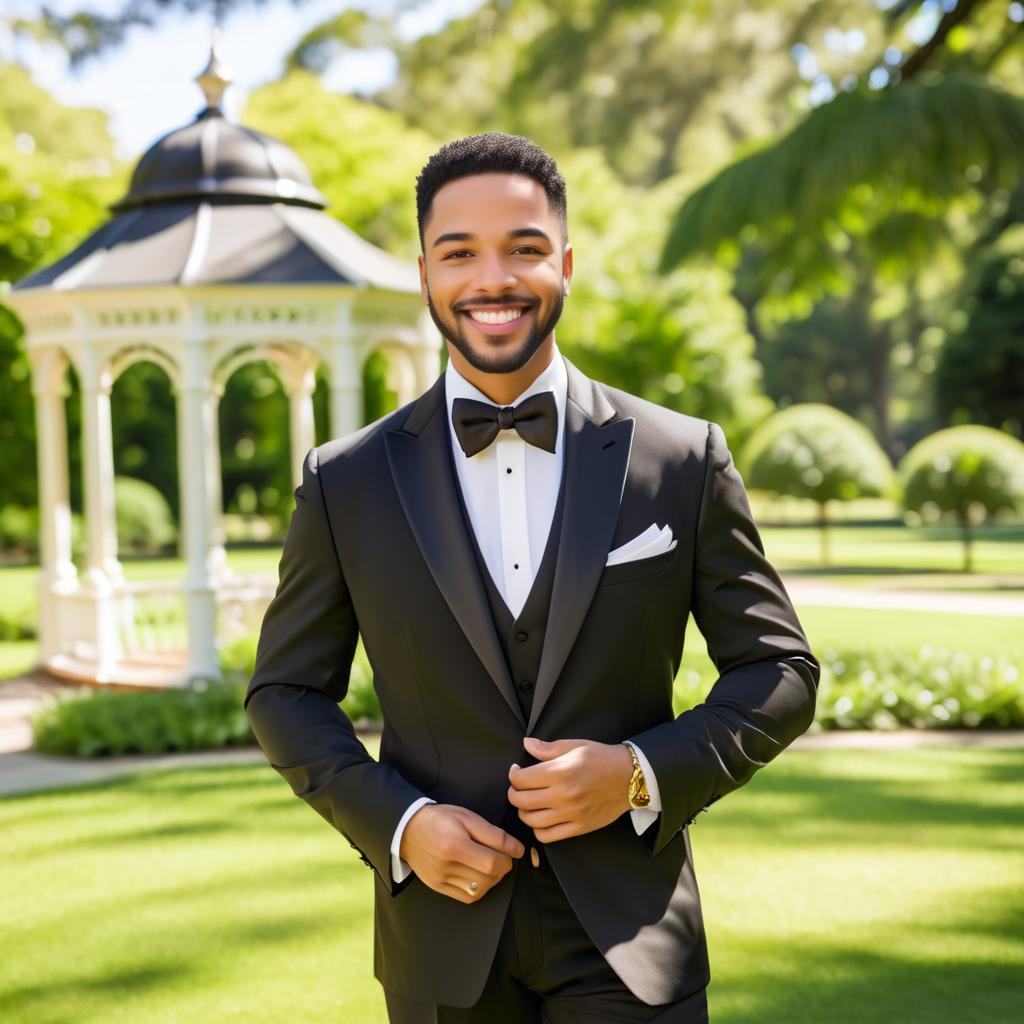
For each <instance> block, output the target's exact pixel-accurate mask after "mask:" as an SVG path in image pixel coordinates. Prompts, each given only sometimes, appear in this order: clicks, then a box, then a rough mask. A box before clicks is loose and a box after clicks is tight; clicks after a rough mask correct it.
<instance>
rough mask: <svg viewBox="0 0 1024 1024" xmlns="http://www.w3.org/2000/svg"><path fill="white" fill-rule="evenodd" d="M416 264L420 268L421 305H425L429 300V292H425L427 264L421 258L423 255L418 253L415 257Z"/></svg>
mask: <svg viewBox="0 0 1024 1024" xmlns="http://www.w3.org/2000/svg"><path fill="white" fill-rule="evenodd" d="M416 262H417V263H418V264H419V268H420V298H421V299H422V300H423V305H424V306H425V305H426V304H427V300H428V299H429V298H430V292H429V291H428V290H427V262H426V260H424V258H423V253H420V254H419V256H417V257H416Z"/></svg>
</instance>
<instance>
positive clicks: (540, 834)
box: [533, 821, 581, 843]
mask: <svg viewBox="0 0 1024 1024" xmlns="http://www.w3.org/2000/svg"><path fill="white" fill-rule="evenodd" d="M533 834H534V835H535V836H536V837H537V839H538V840H540V842H542V843H554V842H557V841H558V840H559V839H568V838H569V837H570V836H578V835H580V834H581V832H580V829H579V827H578V826H577V825H576V823H575V822H572V821H566V822H562V823H561V824H558V825H554V826H551V827H549V828H537V829H534V830H533Z"/></svg>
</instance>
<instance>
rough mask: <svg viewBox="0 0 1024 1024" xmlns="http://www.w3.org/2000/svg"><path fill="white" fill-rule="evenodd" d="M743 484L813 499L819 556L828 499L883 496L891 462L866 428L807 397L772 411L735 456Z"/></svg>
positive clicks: (824, 553)
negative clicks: (799, 401) (799, 402)
mask: <svg viewBox="0 0 1024 1024" xmlns="http://www.w3.org/2000/svg"><path fill="white" fill-rule="evenodd" d="M737 461H738V464H739V466H740V468H741V471H742V473H743V477H744V482H745V483H746V485H747V486H748V487H752V488H756V489H758V490H762V491H771V492H772V493H774V494H780V495H787V496H789V497H793V498H809V499H811V500H812V501H814V502H817V505H818V510H819V515H818V523H819V526H820V529H821V534H820V535H821V561H822V563H823V564H827V563H828V562H829V560H830V551H829V533H828V525H829V514H828V507H829V503H830V502H833V501H852V500H853V499H854V498H874V497H884V496H886V495H887V494H888V493H889V492H890V491H891V490H892V486H893V472H892V466H891V465H890V464H889V459H888V458H887V457H886V455H885V452H883V451H882V449H881V448H880V447H879V445H878V442H877V441H876V440H875V438H874V436H873V435H872V433H871V431H870V430H868V429H867V427H865V426H864V425H863V424H861V423H858V422H857V421H856V420H855V419H853V418H852V417H850V416H847V415H846V413H844V412H840V411H839V410H838V409H833V408H832V406H830V405H821V404H818V403H816V402H807V403H802V404H800V405H792V406H790V407H789V408H788V409H783V410H782V411H781V412H777V413H775V415H774V416H770V417H769V418H768V419H767V420H765V421H764V423H762V424H761V425H760V426H759V427H758V428H757V429H756V430H755V431H754V432H753V434H751V436H750V439H749V440H748V441H747V443H746V444H745V445H744V447H743V449H742V451H741V453H740V457H739V459H738V460H737Z"/></svg>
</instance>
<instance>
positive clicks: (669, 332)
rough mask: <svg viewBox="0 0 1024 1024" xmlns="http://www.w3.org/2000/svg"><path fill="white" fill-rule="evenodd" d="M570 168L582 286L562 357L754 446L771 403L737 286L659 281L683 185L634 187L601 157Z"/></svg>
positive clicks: (698, 275) (565, 326)
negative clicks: (665, 228)
mask: <svg viewBox="0 0 1024 1024" xmlns="http://www.w3.org/2000/svg"><path fill="white" fill-rule="evenodd" d="M561 169H562V172H563V174H564V176H565V178H566V182H567V187H568V193H569V241H570V243H571V244H572V246H573V260H574V275H573V280H572V285H571V293H570V296H569V298H567V299H566V302H565V311H564V313H563V317H562V320H561V322H560V323H559V325H558V328H557V330H556V334H557V337H558V344H559V347H560V348H561V349H562V350H563V351H564V352H565V353H566V355H568V356H569V358H570V359H572V360H573V361H574V362H575V363H576V364H577V365H578V366H579V367H580V369H582V370H583V371H584V372H585V373H588V374H590V375H591V376H594V377H596V378H597V379H599V380H604V381H607V382H608V383H609V384H612V385H614V386H615V387H619V388H623V389H625V390H626V391H629V392H632V393H633V394H637V395H640V396H641V397H643V398H646V399H648V400H649V401H652V402H657V403H659V404H661V405H664V406H666V407H668V408H670V409H676V410H678V411H679V412H685V413H689V414H690V415H692V416H701V417H704V418H705V419H711V420H714V421H715V422H718V423H720V424H721V425H722V427H723V429H725V431H726V432H727V435H728V436H729V437H730V438H731V439H742V437H743V436H745V434H746V432H747V431H749V429H750V428H751V427H752V426H753V425H754V424H755V423H756V422H757V421H758V420H760V419H762V418H763V417H764V416H765V415H767V413H768V412H769V411H770V409H771V403H770V402H768V401H767V400H766V399H765V398H764V396H763V395H762V394H761V389H760V367H759V366H758V364H757V362H756V361H755V359H754V351H753V350H754V345H753V340H752V338H751V337H750V335H749V333H748V332H747V329H746V325H745V323H744V319H743V310H742V309H741V308H740V306H739V305H738V304H737V303H736V302H735V301H734V300H733V298H732V297H731V295H730V294H729V285H730V282H729V278H728V275H727V274H725V273H724V272H722V271H720V270H715V269H713V268H702V269H700V270H696V271H693V270H687V271H685V272H679V273H677V274H672V275H669V276H667V277H658V276H657V275H656V274H655V273H654V261H655V259H656V256H657V251H658V245H659V240H660V237H661V230H662V227H661V225H663V224H664V222H665V218H666V216H667V214H668V211H669V209H670V208H671V207H672V206H673V204H674V203H675V202H676V201H677V197H678V192H679V188H680V184H679V182H678V181H670V182H666V183H665V184H664V185H663V186H662V187H660V188H658V189H638V188H632V187H629V186H627V185H624V184H623V183H622V182H621V181H619V180H618V179H617V177H616V176H615V174H614V172H613V171H612V170H611V168H610V167H609V166H608V165H607V163H606V162H605V161H604V159H603V158H602V156H601V154H600V153H598V152H597V151H596V150H587V151H579V152H576V153H574V154H572V155H571V156H570V157H568V158H567V159H566V160H564V161H563V162H562V164H561Z"/></svg>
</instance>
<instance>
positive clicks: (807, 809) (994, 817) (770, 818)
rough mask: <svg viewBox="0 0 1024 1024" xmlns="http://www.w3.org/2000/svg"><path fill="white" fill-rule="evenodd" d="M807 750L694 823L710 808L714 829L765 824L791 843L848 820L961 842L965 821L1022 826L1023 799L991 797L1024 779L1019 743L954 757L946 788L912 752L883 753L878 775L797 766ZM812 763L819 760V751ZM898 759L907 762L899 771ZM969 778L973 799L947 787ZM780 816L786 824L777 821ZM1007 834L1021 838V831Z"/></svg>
mask: <svg viewBox="0 0 1024 1024" xmlns="http://www.w3.org/2000/svg"><path fill="white" fill-rule="evenodd" d="M809 753H810V752H799V755H798V754H797V752H794V753H793V754H791V755H789V757H788V759H787V761H786V762H785V763H784V764H783V765H780V766H778V767H776V766H773V765H769V766H767V767H766V768H764V769H762V770H761V771H759V772H758V773H757V775H755V776H754V778H753V779H751V781H750V782H749V783H748V784H747V785H746V786H744V787H743V788H742V789H741V790H739V791H737V792H736V793H735V794H730V796H734V797H736V798H737V800H742V801H743V803H742V807H737V806H735V804H732V805H731V806H730V807H729V811H728V813H722V812H723V811H725V808H726V802H725V801H723V802H722V804H721V805H719V806H718V807H712V808H711V809H710V810H709V811H708V812H707V814H706V815H700V816H699V817H698V819H697V824H696V826H695V828H699V826H700V824H701V821H702V820H705V821H708V820H711V817H712V816H714V821H715V829H716V831H717V830H726V831H729V830H736V831H742V832H744V833H748V832H749V831H750V829H751V828H763V829H765V830H766V834H771V835H772V842H773V844H777V845H783V844H786V843H791V844H792V845H793V846H803V845H805V844H806V843H807V842H808V840H809V839H810V838H813V837H814V836H815V835H819V836H820V838H821V839H822V840H825V841H828V840H830V839H834V838H835V836H836V835H837V834H838V833H840V832H845V827H846V826H856V827H857V828H858V834H859V836H860V838H861V839H862V840H864V841H867V840H868V839H871V840H877V839H879V838H884V837H886V836H891V837H892V838H893V839H894V840H895V841H897V842H900V843H906V842H907V841H908V839H907V831H906V830H907V828H908V827H912V828H913V830H914V837H915V838H914V841H915V842H919V841H923V840H924V839H925V836H924V834H923V831H922V830H924V829H930V831H928V833H927V837H926V838H927V842H928V843H929V845H932V846H961V845H963V842H964V836H963V829H964V828H976V829H979V830H989V831H991V832H999V831H1010V830H1020V829H1024V802H1021V801H1016V802H1014V801H1012V800H1009V799H1006V800H1000V799H991V798H992V797H998V796H999V794H1000V792H1001V791H1000V790H999V788H998V787H1001V786H1004V785H1011V784H1014V783H1016V784H1018V785H1024V749H1008V750H986V751H984V752H983V758H984V759H983V760H981V759H978V760H974V759H971V760H967V759H966V758H965V759H964V760H963V762H962V763H958V764H956V770H957V773H958V776H957V781H956V784H955V786H954V787H948V788H947V787H946V786H944V780H943V779H942V778H937V779H928V780H921V779H919V778H916V777H915V775H914V771H915V766H914V760H913V754H911V758H910V759H907V758H906V757H904V758H902V759H901V758H900V755H898V754H892V753H890V754H888V755H886V756H887V759H888V760H887V764H888V765H889V767H890V768H891V770H892V777H891V778H887V779H878V778H850V777H844V776H843V775H842V774H841V773H839V774H836V773H832V774H829V775H828V776H827V777H816V774H815V775H811V774H807V773H806V772H802V771H801V770H800V769H801V767H802V766H801V764H800V760H799V757H806V756H808V754H809ZM979 753H980V752H979ZM863 756H864V757H865V758H873V759H875V760H873V761H866V762H865V763H866V764H867V765H874V764H877V757H878V755H877V754H873V753H868V752H865V753H864V755H863ZM817 763H818V764H819V765H820V764H821V763H822V762H821V760H820V755H819V760H818V761H817ZM901 763H902V764H903V765H905V766H906V772H905V777H903V778H901V777H900V765H901ZM948 766H949V765H948V763H947V767H948ZM972 784H976V785H977V794H978V796H977V798H976V799H972V798H966V797H965V798H960V799H958V798H954V797H952V796H950V795H948V792H949V788H952V789H955V790H959V791H961V792H962V791H964V790H969V789H970V787H971V785H972ZM994 787H995V788H994ZM944 794H947V795H944ZM716 811H719V813H718V814H716V813H715V812H716ZM781 821H784V822H785V828H784V829H779V828H778V827H777V826H778V825H779V823H780V822H781ZM894 830H895V831H894ZM1008 841H1014V842H1018V843H1019V833H1018V835H1017V837H1016V838H1014V837H1012V836H1011V837H1009V840H1008ZM986 843H987V844H989V845H991V846H992V847H997V846H1000V845H1002V840H1001V838H1000V837H999V836H998V835H990V836H986Z"/></svg>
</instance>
